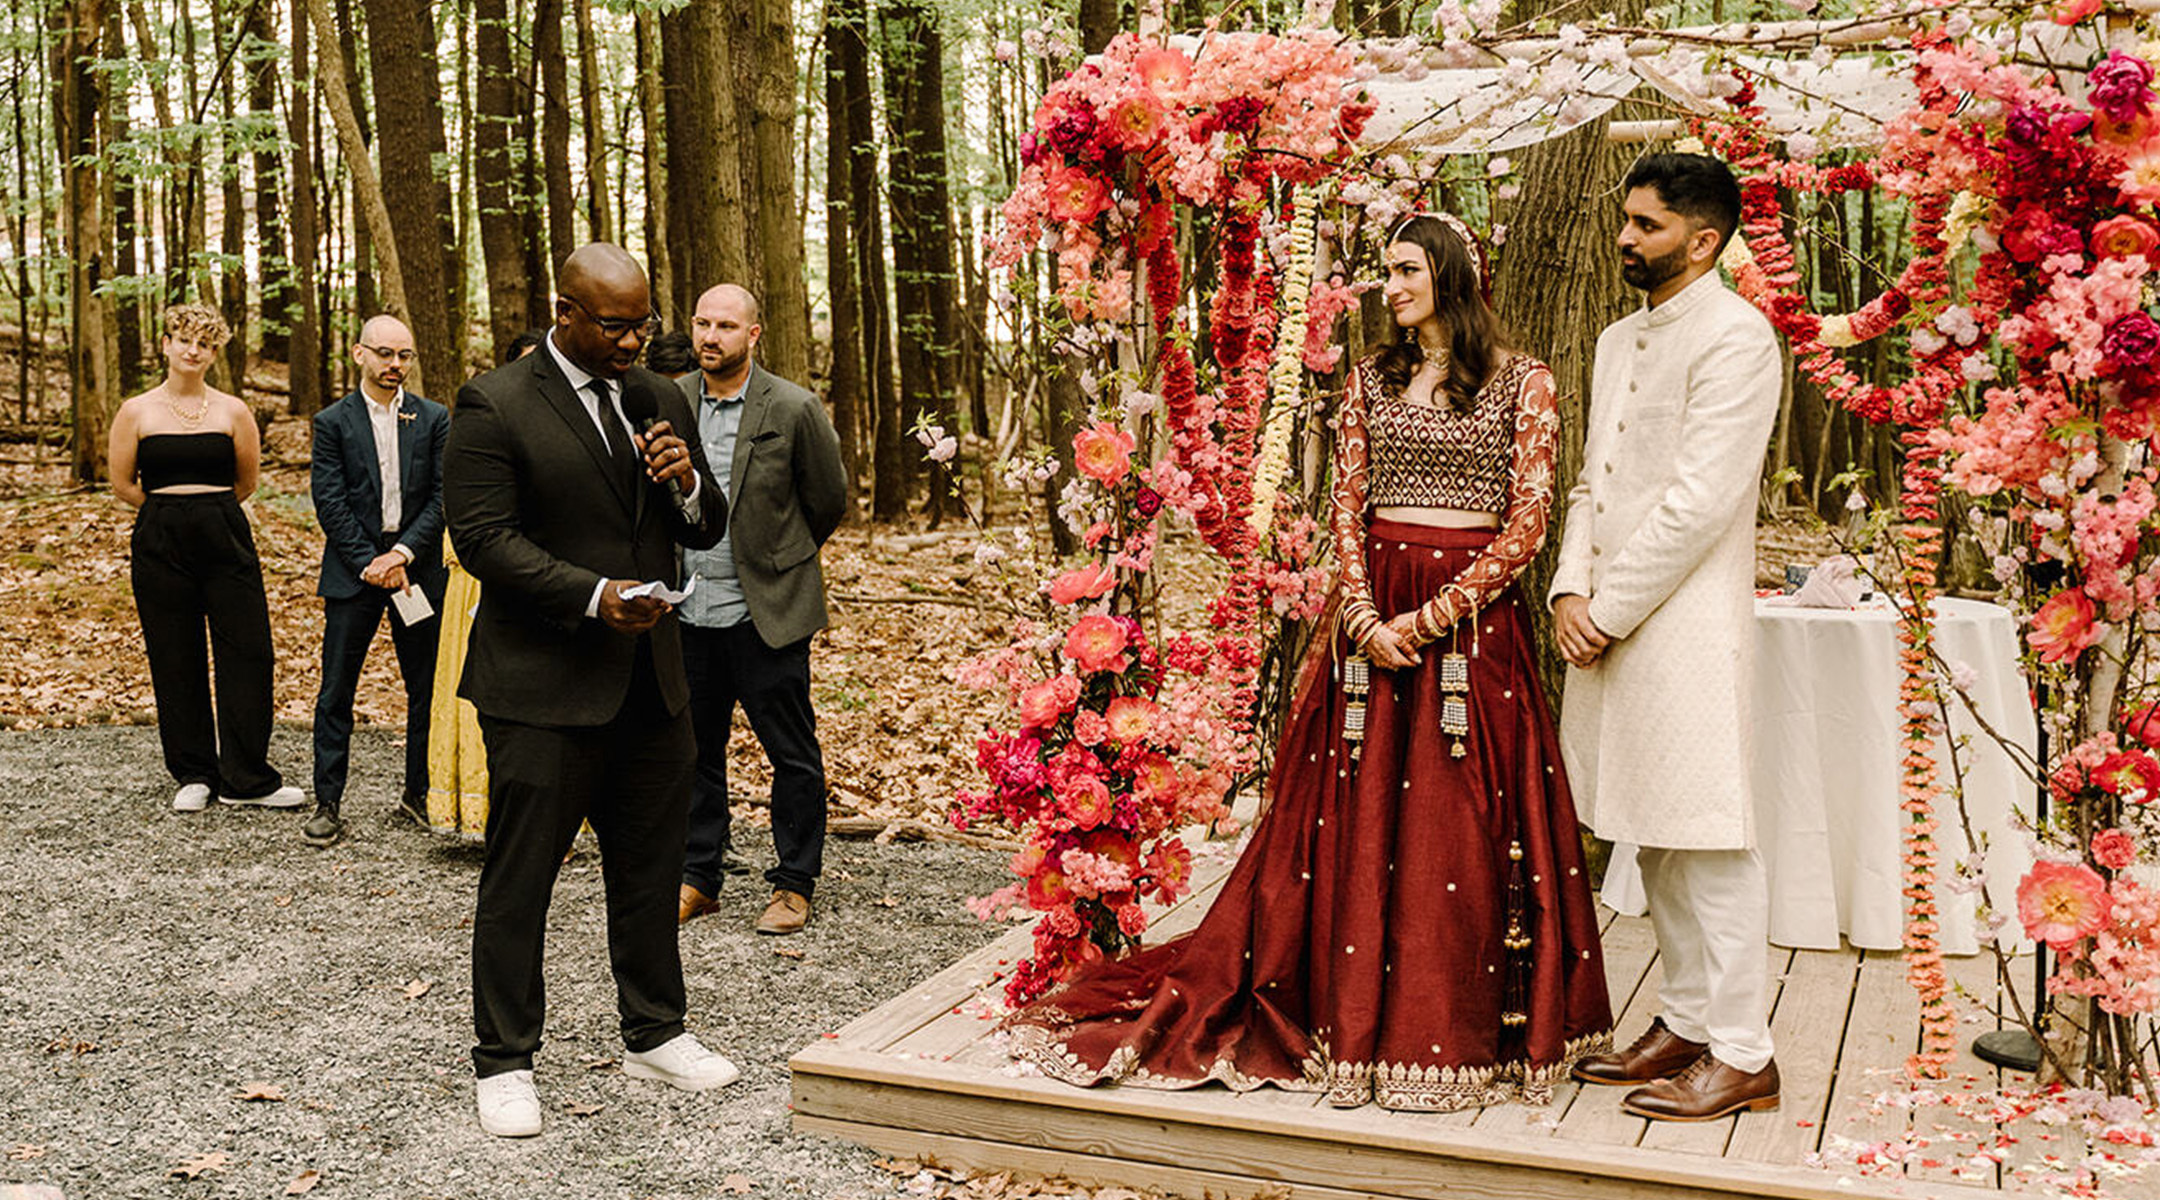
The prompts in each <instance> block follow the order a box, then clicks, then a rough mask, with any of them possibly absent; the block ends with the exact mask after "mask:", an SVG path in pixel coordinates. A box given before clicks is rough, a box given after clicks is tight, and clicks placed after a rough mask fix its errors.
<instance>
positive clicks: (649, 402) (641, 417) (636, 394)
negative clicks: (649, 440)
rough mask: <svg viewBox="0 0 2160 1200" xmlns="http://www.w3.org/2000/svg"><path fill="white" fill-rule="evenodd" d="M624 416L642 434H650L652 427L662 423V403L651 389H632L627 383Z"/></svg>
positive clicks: (623, 406) (624, 388)
mask: <svg viewBox="0 0 2160 1200" xmlns="http://www.w3.org/2000/svg"><path fill="white" fill-rule="evenodd" d="M622 415H623V419H624V420H626V421H628V422H630V424H631V425H632V426H633V427H634V428H636V429H637V431H638V432H639V433H640V434H649V433H651V432H652V427H653V426H654V425H657V424H659V423H660V401H659V400H658V399H656V398H655V397H654V396H653V394H652V391H651V390H650V389H648V388H642V387H631V386H630V385H629V384H628V383H627V382H626V383H624V385H623V392H622Z"/></svg>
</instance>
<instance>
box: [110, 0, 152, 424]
mask: <svg viewBox="0 0 2160 1200" xmlns="http://www.w3.org/2000/svg"><path fill="white" fill-rule="evenodd" d="M104 43H105V57H106V58H107V59H109V60H112V61H115V62H120V61H124V60H125V59H126V57H127V45H126V42H125V41H124V40H123V38H122V37H121V33H120V9H119V7H118V6H117V5H115V6H114V7H112V8H111V9H109V10H107V12H106V13H105V38H104ZM132 79H133V73H132V72H131V71H129V70H126V69H120V70H115V71H112V72H109V73H108V75H107V78H106V87H105V131H106V132H105V136H106V144H107V146H108V151H107V157H108V158H109V159H111V160H112V161H111V162H109V164H108V165H109V166H110V168H111V169H110V170H108V171H107V172H106V174H107V177H108V178H109V180H110V187H111V190H112V229H113V270H114V272H115V274H116V275H118V277H119V278H121V279H123V280H126V281H127V283H126V286H124V287H122V288H121V289H120V290H119V294H118V295H117V296H116V297H115V298H114V303H113V343H114V345H115V346H116V347H117V350H116V352H115V353H114V355H113V364H114V368H115V370H116V371H117V372H118V376H119V379H118V383H119V388H120V392H121V394H122V395H132V394H134V393H136V392H139V391H141V390H142V389H143V387H144V386H145V385H146V384H147V383H148V381H149V380H148V367H149V362H148V357H147V355H146V354H145V353H144V350H143V302H142V293H141V291H140V290H138V287H137V284H136V279H135V276H136V275H137V274H138V272H139V270H140V266H141V264H139V263H138V262H137V261H136V257H135V250H136V243H137V241H138V235H139V233H140V232H141V221H142V211H143V209H144V208H145V207H147V205H148V203H149V197H148V196H147V195H145V194H143V193H144V189H143V188H142V187H141V186H140V185H139V183H138V181H139V180H140V179H141V178H142V173H141V172H140V170H139V169H138V168H137V166H136V165H135V164H136V157H135V148H134V147H133V146H131V145H129V140H130V128H129V126H130V122H129V119H128V101H129V99H130V96H129V93H130V92H131V91H132V90H133V87H132Z"/></svg>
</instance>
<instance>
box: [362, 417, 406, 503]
mask: <svg viewBox="0 0 2160 1200" xmlns="http://www.w3.org/2000/svg"><path fill="white" fill-rule="evenodd" d="M360 395H361V398H362V399H364V400H366V401H367V415H368V427H369V428H370V429H372V430H373V431H374V433H375V471H376V478H377V479H379V480H381V481H382V531H383V532H384V533H396V532H397V531H398V529H399V527H400V524H401V522H402V520H403V518H404V516H405V493H404V491H403V487H404V480H403V479H402V478H401V477H400V476H399V473H398V458H399V456H398V428H397V427H398V410H400V409H402V408H403V407H404V406H405V389H404V388H399V389H398V390H397V391H396V392H395V393H393V394H392V395H391V397H390V403H388V404H384V403H382V402H380V401H378V400H376V399H375V398H374V397H373V396H370V395H368V394H367V393H366V392H364V391H363V392H362V393H360Z"/></svg>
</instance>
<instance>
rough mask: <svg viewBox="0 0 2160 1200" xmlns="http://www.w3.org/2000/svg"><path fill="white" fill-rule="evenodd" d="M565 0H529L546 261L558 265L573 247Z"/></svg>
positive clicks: (557, 267) (574, 202)
mask: <svg viewBox="0 0 2160 1200" xmlns="http://www.w3.org/2000/svg"><path fill="white" fill-rule="evenodd" d="M562 27H563V0H539V3H537V4H535V5H534V6H533V39H532V45H533V61H534V62H535V63H536V64H538V75H539V79H540V92H539V95H538V96H537V97H535V99H536V101H537V102H538V104H539V105H540V170H541V175H542V177H543V178H544V179H545V180H546V181H547V232H548V266H549V267H550V268H552V269H554V270H557V271H560V270H561V269H562V264H563V260H564V259H566V258H568V257H570V252H571V251H572V250H575V249H577V246H578V242H577V200H576V198H575V197H576V193H575V191H574V189H573V187H572V185H571V182H570V76H569V72H568V64H567V63H565V62H564V61H563V29H562Z"/></svg>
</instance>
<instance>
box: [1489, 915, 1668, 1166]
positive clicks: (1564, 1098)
mask: <svg viewBox="0 0 2160 1200" xmlns="http://www.w3.org/2000/svg"><path fill="white" fill-rule="evenodd" d="M1601 915H1602V916H1603V917H1604V931H1603V932H1604V951H1605V955H1604V957H1605V994H1606V997H1607V999H1609V1000H1610V1001H1611V1003H1612V1006H1613V1013H1614V1015H1615V1016H1616V1017H1617V1016H1618V1015H1619V1014H1620V1013H1621V1012H1622V1011H1623V1010H1624V1009H1625V1008H1626V1007H1627V1005H1628V1004H1629V1003H1630V1002H1631V1001H1633V1000H1634V998H1635V993H1636V990H1637V989H1639V988H1640V987H1641V986H1642V983H1643V976H1644V975H1646V974H1647V973H1648V972H1649V970H1650V961H1651V960H1652V959H1653V958H1655V957H1656V956H1657V938H1656V937H1655V936H1654V935H1653V934H1652V933H1651V931H1650V923H1649V922H1648V921H1646V920H1644V919H1643V918H1641V917H1623V916H1621V915H1620V914H1618V913H1616V912H1614V911H1612V910H1611V909H1609V908H1608V909H1603V910H1601ZM1614 1032H1615V1035H1616V1036H1622V1035H1620V1034H1619V1031H1618V1030H1617V1029H1616V1030H1615V1031H1614ZM1606 1090H1607V1089H1605V1088H1586V1087H1584V1086H1583V1085H1581V1084H1579V1083H1574V1082H1566V1083H1562V1084H1560V1085H1559V1086H1557V1087H1555V1088H1554V1089H1553V1099H1552V1103H1551V1104H1550V1105H1548V1106H1546V1107H1544V1108H1533V1107H1531V1106H1530V1105H1527V1104H1498V1105H1494V1106H1493V1107H1491V1108H1483V1109H1478V1110H1477V1112H1476V1120H1474V1121H1473V1122H1471V1124H1472V1125H1473V1126H1475V1127H1477V1128H1481V1129H1498V1130H1506V1131H1508V1132H1510V1133H1512V1134H1514V1135H1516V1136H1518V1137H1521V1136H1543V1137H1550V1136H1552V1135H1553V1134H1554V1132H1555V1131H1557V1130H1558V1129H1559V1127H1560V1121H1561V1120H1562V1118H1564V1117H1566V1116H1567V1112H1568V1110H1569V1109H1570V1108H1572V1107H1573V1106H1574V1105H1575V1103H1576V1102H1577V1099H1578V1098H1579V1097H1581V1096H1583V1095H1585V1094H1588V1093H1598V1092H1603V1091H1606ZM1605 1098H1606V1099H1612V1097H1605ZM1533 1131H1534V1133H1533Z"/></svg>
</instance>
